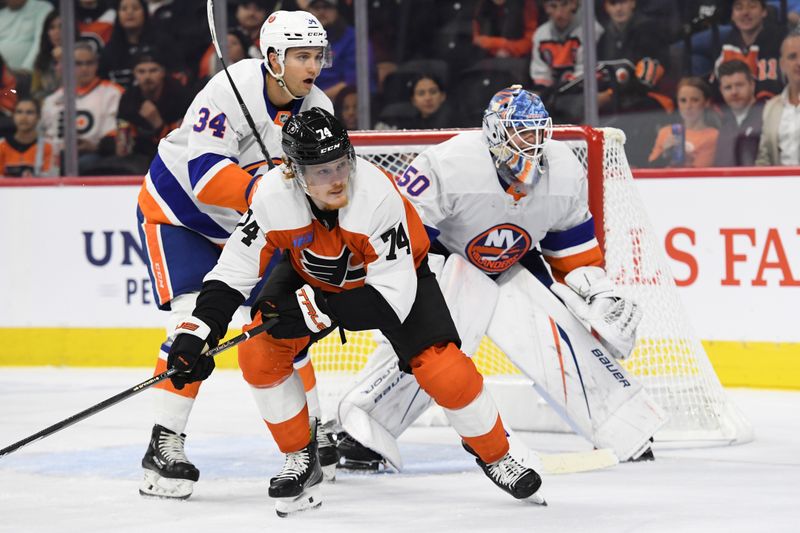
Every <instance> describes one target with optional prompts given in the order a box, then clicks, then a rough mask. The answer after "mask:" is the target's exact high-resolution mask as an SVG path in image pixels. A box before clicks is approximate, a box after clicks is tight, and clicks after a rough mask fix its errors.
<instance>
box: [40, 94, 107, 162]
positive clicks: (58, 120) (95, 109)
mask: <svg viewBox="0 0 800 533" xmlns="http://www.w3.org/2000/svg"><path fill="white" fill-rule="evenodd" d="M76 92H77V99H76V101H75V126H76V129H77V133H78V139H83V140H86V141H89V142H91V143H92V144H95V145H96V144H97V143H99V142H100V139H102V138H103V137H105V136H106V135H116V132H117V109H118V108H119V101H120V99H121V98H122V93H123V89H122V87H120V86H119V85H117V84H116V83H112V82H110V81H107V80H101V79H100V78H95V79H94V80H93V81H92V82H91V83H89V85H87V86H85V87H79V88H78V89H77V91H76ZM42 127H43V128H44V137H45V139H46V140H47V141H48V142H50V143H52V144H53V146H54V147H55V149H56V151H59V150H61V146H62V144H63V139H64V88H63V87H61V88H60V89H58V90H57V91H56V92H54V93H53V94H51V95H50V96H48V97H47V98H45V99H44V103H43V104H42Z"/></svg>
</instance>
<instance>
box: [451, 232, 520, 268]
mask: <svg viewBox="0 0 800 533" xmlns="http://www.w3.org/2000/svg"><path fill="white" fill-rule="evenodd" d="M530 247H531V236H530V235H528V232H527V231H525V230H524V229H522V228H520V227H519V226H515V225H514V224H498V225H497V226H493V227H491V228H489V229H487V230H486V231H484V232H483V233H481V234H480V235H478V236H477V237H475V238H474V239H472V240H471V241H470V242H469V243H468V244H467V247H466V252H467V258H468V259H469V261H470V262H471V263H472V264H473V265H475V266H476V267H478V268H480V269H481V270H483V271H484V272H490V273H497V272H504V271H506V270H508V269H509V268H510V267H511V265H513V264H514V263H516V262H517V261H519V260H520V258H521V257H522V256H523V255H525V254H526V253H527V252H528V250H529V249H530Z"/></svg>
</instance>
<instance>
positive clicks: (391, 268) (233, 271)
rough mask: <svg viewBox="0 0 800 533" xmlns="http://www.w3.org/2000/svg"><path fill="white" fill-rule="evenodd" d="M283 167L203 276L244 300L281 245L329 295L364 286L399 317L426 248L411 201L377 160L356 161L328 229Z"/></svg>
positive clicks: (270, 176) (262, 186)
mask: <svg viewBox="0 0 800 533" xmlns="http://www.w3.org/2000/svg"><path fill="white" fill-rule="evenodd" d="M283 170H284V169H283V166H279V167H278V168H274V169H272V170H271V171H269V172H268V173H266V174H265V175H264V176H263V177H262V179H261V181H260V182H259V185H258V188H257V190H256V192H255V194H254V195H253V202H252V204H251V207H250V211H249V212H248V213H247V215H245V217H244V218H243V219H242V221H241V222H240V223H239V224H238V225H237V227H236V230H235V231H234V232H233V234H232V235H231V238H230V239H229V240H228V243H227V244H226V245H225V248H223V250H222V255H221V256H220V259H219V261H218V263H217V265H216V266H215V267H214V269H213V270H212V271H211V272H210V273H208V274H207V275H206V277H205V280H204V281H211V280H218V281H221V282H223V283H225V284H226V285H227V286H229V287H231V288H233V289H235V290H237V291H239V292H240V293H241V294H242V295H243V296H244V297H245V298H247V297H248V296H249V295H250V291H251V290H252V288H253V287H255V285H256V284H257V283H258V281H259V280H260V279H261V276H262V275H263V273H264V271H265V268H266V266H267V265H268V264H269V262H270V260H271V259H272V255H273V254H274V253H275V251H276V250H285V251H286V252H288V253H289V256H290V259H291V262H292V266H293V267H294V269H295V271H297V272H298V273H299V274H300V275H301V276H302V277H303V278H304V279H305V280H306V281H307V282H308V283H309V284H310V285H312V286H314V287H319V288H320V289H322V290H324V291H327V292H341V291H346V290H350V289H355V288H357V287H361V286H363V285H365V284H367V285H370V286H371V287H373V288H374V289H376V290H377V291H378V292H379V293H380V294H381V296H383V298H384V299H385V300H386V301H387V302H388V303H389V305H390V306H391V307H392V309H393V310H394V312H395V313H396V314H397V316H398V318H399V319H400V320H401V321H402V320H404V319H405V318H406V316H407V315H408V313H409V312H410V311H411V306H412V304H413V303H414V299H415V297H416V287H417V273H416V268H417V267H418V266H419V265H420V264H421V262H422V261H423V260H424V259H425V257H426V256H427V253H428V248H429V245H430V241H429V240H428V236H427V235H426V234H425V228H424V226H423V225H422V221H421V220H420V218H419V215H418V214H417V212H416V210H415V209H414V207H413V206H412V205H411V203H410V202H409V201H408V200H407V199H405V198H404V197H403V196H402V195H401V194H400V193H399V192H398V190H397V188H396V187H395V186H394V184H393V182H392V180H391V179H390V178H388V177H387V176H386V175H385V174H384V173H383V172H381V171H380V170H379V169H378V168H377V167H376V166H375V165H373V164H372V163H370V162H368V161H365V160H363V159H361V158H357V164H356V172H355V175H354V176H351V178H350V182H349V184H348V188H349V193H348V195H349V202H348V204H347V206H346V207H344V208H342V209H339V212H338V224H337V225H336V226H334V227H333V228H330V229H329V228H326V227H325V226H324V225H323V224H322V223H321V222H320V221H319V220H317V218H316V217H315V216H314V214H313V213H312V211H311V207H310V205H309V200H308V198H307V197H306V194H305V192H304V191H303V189H302V188H301V187H300V184H299V183H298V182H297V180H296V179H290V180H287V179H285V178H284V176H283Z"/></svg>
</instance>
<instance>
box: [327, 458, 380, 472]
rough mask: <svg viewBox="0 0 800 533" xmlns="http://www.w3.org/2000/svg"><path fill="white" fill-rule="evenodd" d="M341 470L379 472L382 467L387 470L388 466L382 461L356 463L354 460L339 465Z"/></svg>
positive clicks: (347, 460) (346, 460)
mask: <svg viewBox="0 0 800 533" xmlns="http://www.w3.org/2000/svg"><path fill="white" fill-rule="evenodd" d="M338 466H339V468H341V469H343V470H350V471H352V472H365V473H370V472H379V471H381V466H383V469H384V470H385V469H386V465H385V464H384V463H383V462H382V461H354V460H352V459H345V460H344V461H342V462H340V463H339V465H338Z"/></svg>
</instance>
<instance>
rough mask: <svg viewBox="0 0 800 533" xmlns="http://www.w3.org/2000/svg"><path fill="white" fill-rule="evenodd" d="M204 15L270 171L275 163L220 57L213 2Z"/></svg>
mask: <svg viewBox="0 0 800 533" xmlns="http://www.w3.org/2000/svg"><path fill="white" fill-rule="evenodd" d="M206 15H207V16H208V31H210V32H211V42H212V43H213V44H214V50H215V51H216V52H217V57H218V58H219V60H220V61H221V62H222V69H223V70H224V71H225V75H226V76H227V77H228V82H230V84H231V89H233V94H234V95H235V96H236V101H237V102H239V107H240V108H241V109H242V114H243V115H244V118H245V120H246V121H247V124H248V125H249V126H250V129H251V130H253V137H255V139H256V142H257V143H258V147H259V148H260V149H261V154H262V155H263V156H264V159H265V160H266V161H267V168H269V169H270V170H272V169H273V168H275V163H273V162H272V158H271V157H270V155H269V152H268V151H267V147H266V146H265V145H264V141H263V140H262V139H261V135H259V134H258V130H257V129H256V123H255V122H254V121H253V117H252V116H251V115H250V110H248V109H247V106H246V105H245V103H244V99H243V98H242V95H241V94H240V93H239V89H237V88H236V84H235V83H233V78H231V74H230V72H228V65H227V64H226V63H225V58H224V57H223V56H222V49H221V48H220V47H219V41H218V40H217V28H216V24H215V23H214V0H207V2H206Z"/></svg>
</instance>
